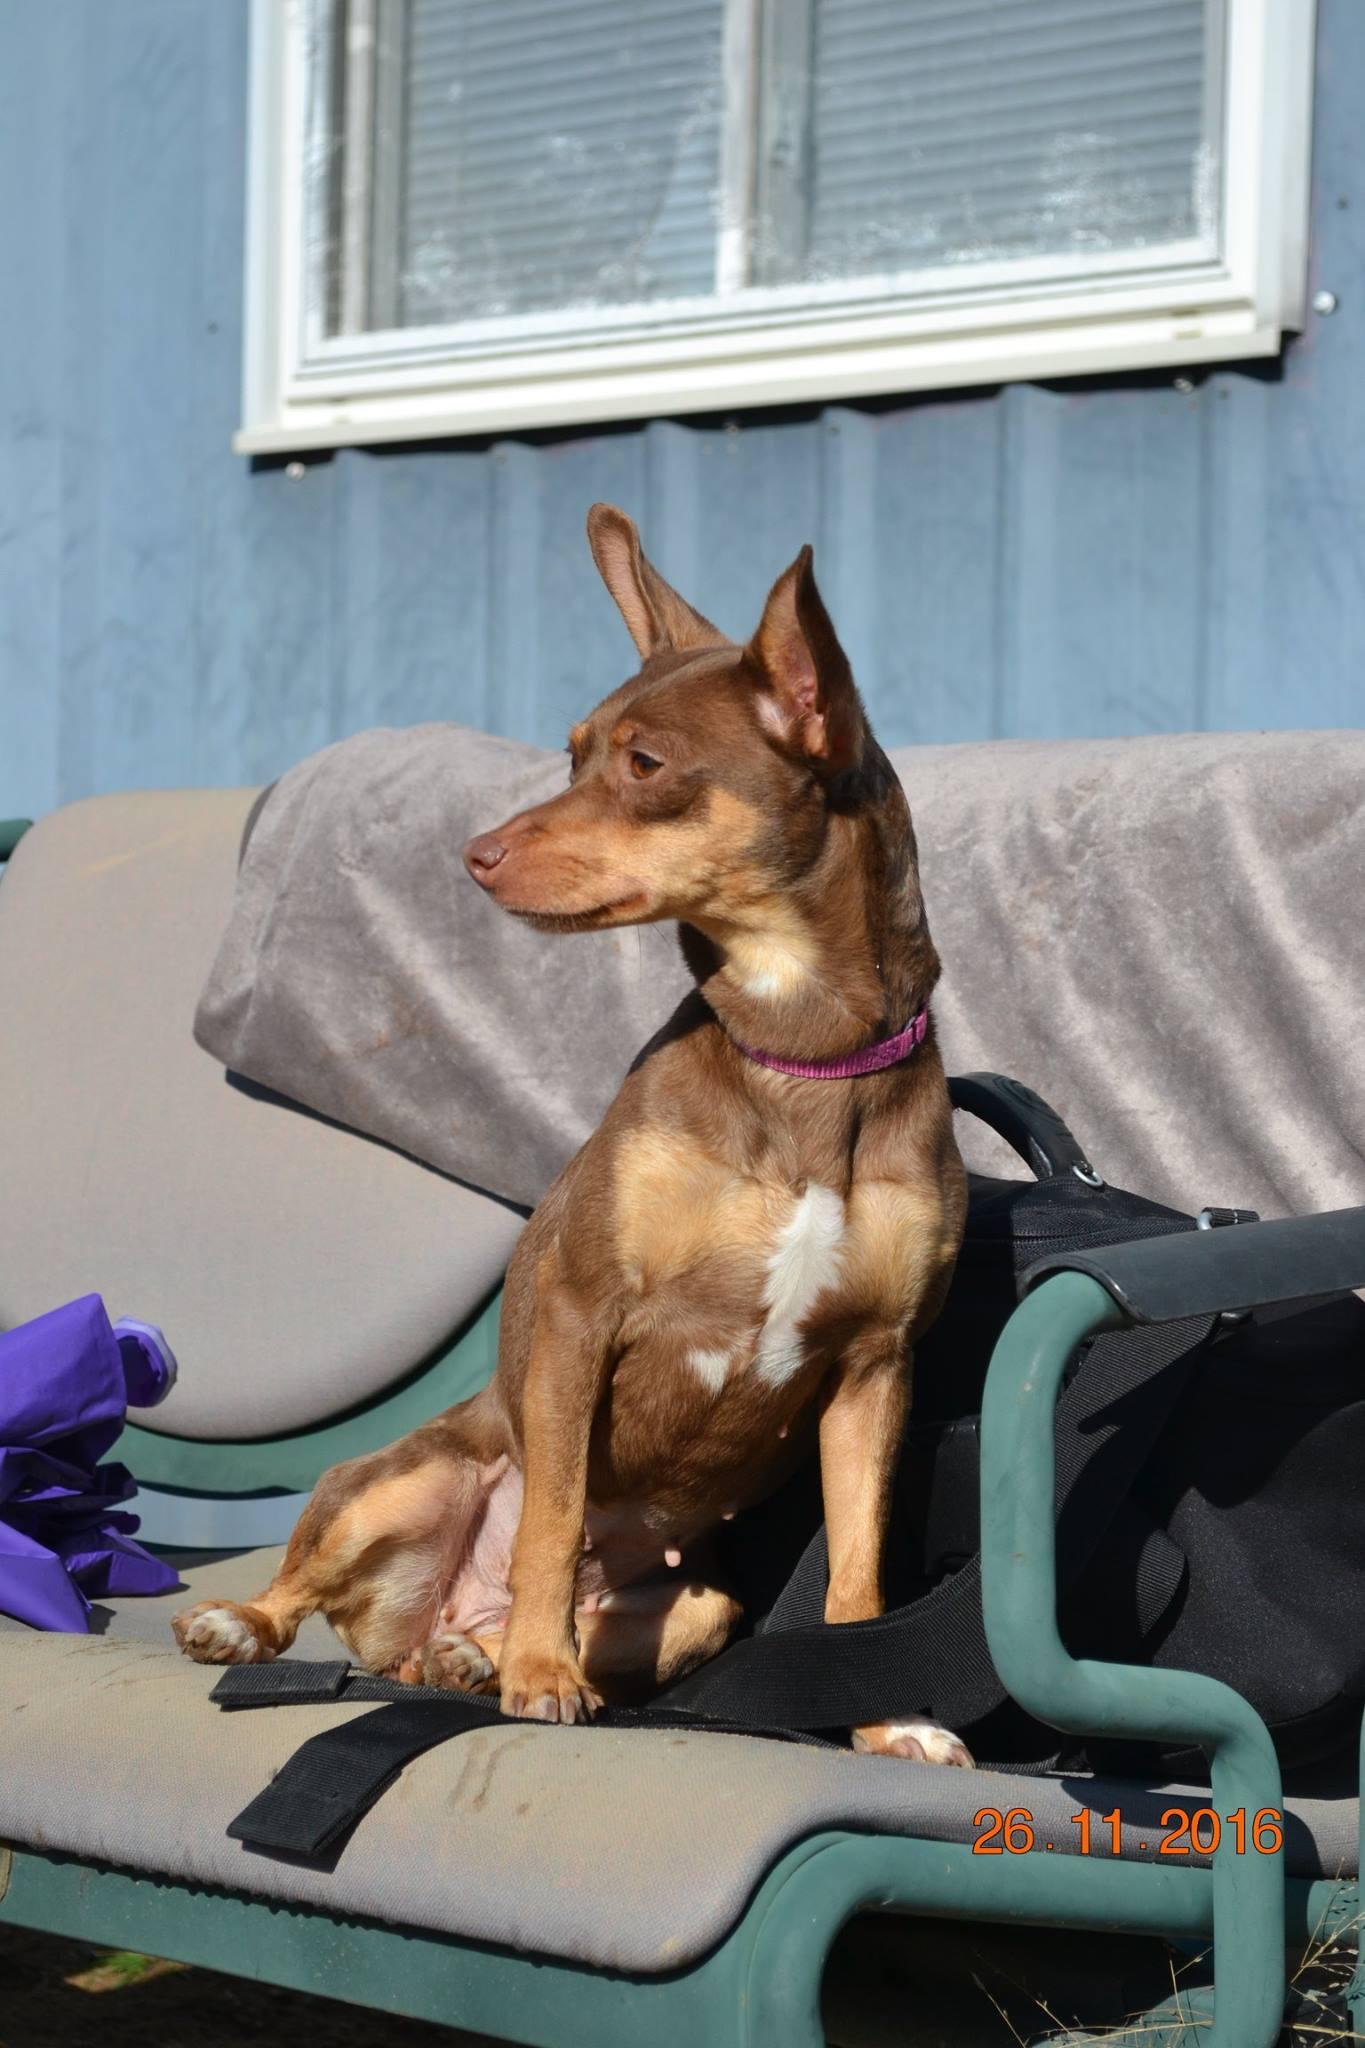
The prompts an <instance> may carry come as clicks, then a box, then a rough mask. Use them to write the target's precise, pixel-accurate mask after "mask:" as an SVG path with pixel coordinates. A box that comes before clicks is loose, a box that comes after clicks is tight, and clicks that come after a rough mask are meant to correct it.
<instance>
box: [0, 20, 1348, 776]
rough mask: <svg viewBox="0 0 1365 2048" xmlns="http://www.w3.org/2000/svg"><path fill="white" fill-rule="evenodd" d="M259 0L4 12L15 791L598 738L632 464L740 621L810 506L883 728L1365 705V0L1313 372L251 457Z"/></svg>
mask: <svg viewBox="0 0 1365 2048" xmlns="http://www.w3.org/2000/svg"><path fill="white" fill-rule="evenodd" d="M245 17H246V8H245V4H244V0H44V4H43V5H41V6H38V5H27V6H25V5H10V6H7V7H3V8H0V292H2V293H3V301H2V307H3V310H2V313H0V814H4V813H6V812H12V811H28V812H34V811H41V810H43V809H45V808H47V807H49V806H51V805H53V804H54V803H56V802H58V801H61V800H63V799H67V798H70V797H73V796H79V795H83V794H86V793H89V792H91V791H95V790H105V789H116V788H122V787H129V786H135V785H147V784H168V783H169V784H175V783H194V782H221V783H226V782H242V781H254V780H258V779H264V778H266V777H268V776H270V775H272V774H274V773H276V772H277V771H278V770H279V769H281V768H282V767H284V766H286V765H287V764H288V763H289V762H290V761H292V760H295V759H297V758H298V757H299V756H300V755H302V754H304V753H306V752H308V751H309V750H310V749H312V748H314V747H316V746H318V745H320V744H322V743H323V742H325V741H326V740H328V739H330V738H333V737H335V736H336V735H338V734H341V733H346V732H350V731H354V730H356V729H358V728H360V727H363V726H365V725H370V724H375V723H379V722H408V721H415V720H418V719H424V718H439V717H454V718H462V719H466V720H469V721H472V722H476V723H479V724H482V725H485V726H488V727H491V728H493V729H495V730H498V731H502V732H508V733H515V734H519V735H523V736H525V737H528V738H533V739H536V740H540V741H543V742H546V743H550V744H558V743H559V741H560V739H561V738H562V735H563V731H564V728H565V726H566V725H567V724H568V722H569V721H570V719H571V717H573V716H574V715H576V714H577V713H578V712H579V711H580V710H581V709H582V708H583V707H584V706H585V705H586V704H587V703H588V702H589V701H590V700H591V699H593V698H594V697H595V696H596V695H598V694H599V693H600V692H601V691H602V690H603V689H605V688H606V687H608V686H609V685H610V684H612V683H614V682H615V681H617V680H619V678H620V676H621V675H622V674H623V673H624V672H625V671H626V668H627V667H628V645H627V642H626V640H625V636H624V634H623V632H622V631H621V629H620V626H619V624H618V623H617V621H616V618H615V614H614V613H613V612H612V610H611V607H610V605H609V603H608V601H607V599H606V597H605V595H604V593H603V592H602V591H601V590H600V588H598V586H597V585H596V582H595V579H594V578H593V576H592V574H591V572H590V567H589V564H588V559H587V554H586V549H585V545H584V542H583V539H582V521H583V513H584V510H585V508H586V506H587V505H588V503H589V501H590V500H591V499H593V498H597V497H606V498H613V499H615V500H617V502H618V503H620V504H622V505H624V506H626V507H627V508H628V509H629V510H630V511H632V512H633V513H635V514H636V516H637V517H638V518H639V519H640V520H641V522H642V524H643V526H644V529H645V535H646V541H647V544H648V545H649V547H650V549H651V551H652V552H653V553H654V555H655V557H656V559H657V560H658V561H659V562H660V563H661V565H662V566H663V567H664V568H665V570H666V571H667V572H668V573H669V574H670V575H671V576H672V577H673V578H674V580H675V581H677V582H678V583H679V584H680V585H681V586H682V587H683V588H684V589H685V590H686V592H687V594H688V595H689V596H690V597H692V598H693V599H694V600H695V601H696V602H697V603H698V604H700V605H701V606H702V607H703V608H704V609H705V610H707V611H708V612H711V613H712V614H713V615H714V616H715V617H716V618H717V620H718V621H719V622H720V623H721V624H723V625H725V626H727V627H728V628H729V629H730V630H732V631H734V632H736V633H742V632H746V631H747V630H748V629H749V628H750V627H751V625H752V623H753V622H754V620H755V618H756V616H757V608H758V605H759V603H760V600H761V597H762V594H763V592H764V590H765V588H766V586H767V584H768V582H769V580H770V579H771V577H772V576H773V574H774V573H775V572H776V570H777V569H778V568H779V567H780V566H781V565H782V564H783V563H784V561H786V560H787V559H788V558H789V557H790V556H791V555H792V554H793V553H794V551H795V550H796V548H797V547H798V545H799V544H800V543H801V542H802V541H803V540H805V539H807V538H810V539H813V540H814V542H815V545H816V561H817V568H818V571H819V574H820V578H821V582H822V584H823V586H824V588H825V590H826V594H827V596H828V599H829V601H830V604H831V608H832V610H833V612H834V614H835V617H836V619H837V620H838V622H839V624H840V626H841V628H842V631H843V633H844V636H845V639H846V641H847V643H848V646H849V649H850V652H851V653H852V655H853V656H854V660H855V665H856V667H857V671H858V673H859V675H860V677H861V679H862V682H863V684H864V688H865V690H866V693H867V695H868V697H869V699H870V702H871V705H872V708H873V712H874V715H875V717H876V719H877V721H878V724H879V726H880V729H881V731H882V734H883V736H884V737H885V738H886V739H887V740H888V741H890V742H902V741H910V740H943V739H965V738H973V737H981V736H986V735H990V734H1030V735H1038V734H1072V733H1114V732H1145V731H1151V730H1161V729H1181V728H1187V727H1191V726H1214V727H1237V726H1285V725H1337V724H1357V723H1360V722H1362V714H1363V713H1365V680H1363V679H1362V651H1363V650H1365V131H1362V129H1361V126H1360V123H1359V108H1358V100H1359V84H1360V81H1361V80H1362V79H1365V9H1363V8H1361V7H1360V5H1359V0H1322V8H1321V27H1320V53H1319V89H1318V107H1317V136H1316V165H1315V181H1314V183H1315V197H1314V222H1315V231H1314V250H1313V283H1314V286H1315V287H1316V286H1324V287H1328V288H1330V289H1331V290H1333V291H1335V292H1336V293H1337V294H1338V296H1339V300H1340V309H1339V311H1338V312H1337V313H1336V314H1335V315H1334V316H1333V317H1331V318H1319V317H1317V316H1312V318H1311V322H1310V327H1309V331H1308V333H1307V334H1306V335H1305V336H1304V337H1303V339H1302V340H1300V341H1298V342H1296V343H1295V344H1294V345H1293V346H1292V347H1291V348H1290V350H1289V351H1288V354H1287V358H1286V361H1285V364H1284V366H1283V375H1282V376H1281V375H1280V374H1279V372H1278V370H1271V371H1251V372H1240V371H1227V372H1222V371H1220V372H1218V373H1216V374H1213V375H1208V376H1198V377H1197V378H1196V384H1197V388H1196V389H1195V390H1194V391H1193V392H1192V393H1188V394H1183V393H1181V392H1179V391H1177V390H1176V389H1174V388H1173V384H1172V381H1171V380H1170V379H1163V380H1156V381H1153V380H1138V379H1133V380H1131V381H1127V382H1125V381H1122V380H1119V381H1118V382H1117V383H1114V384H1111V385H1110V386H1109V387H1108V388H1102V389H1101V388H1079V387H1077V388H1070V389H1062V388H1059V389H1043V388H1039V387H1036V386H1015V387H1012V388H1009V389H1006V390H1003V391H994V392H989V393H985V394H974V395H968V396H963V395H957V396H952V397H948V398H944V399H941V400H940V399H929V400H917V401H914V402H909V401H907V402H906V403H905V404H904V405H899V406H894V407H892V408H890V409H883V408H879V409H877V410H872V411H860V410H856V409H852V408H847V407H839V408H832V409H830V410H827V411H825V412H823V413H821V414H818V415H813V416H810V417H803V418H800V419H786V420H782V421H780V422H777V423H773V422H768V421H762V420H759V421H751V422H743V421H741V422H740V423H738V424H736V425H733V426H728V427H727V426H722V427H719V428H716V427H712V426H709V425H708V426H705V427H701V428H698V427H693V426H689V425H688V424H686V423H685V422H684V423H675V422H670V421H657V422H654V423H652V424H650V425H647V426H644V427H640V428H634V427H632V428H627V429H623V430H621V431H619V432H614V433H605V434H591V435H586V436H584V437H583V438H581V439H550V440H545V441H541V442H539V443H536V442H529V441H520V440H515V439H508V440H505V441H502V442H500V443H498V444H497V445H495V446H492V447H486V446H479V447H472V446H469V445H463V446H462V445H451V446H448V447H443V448H440V449H437V450H435V451H433V452H423V453H403V452H398V453H368V452H363V451H362V452H354V451H349V452H345V453H342V454H339V455H337V456H336V457H335V458H332V459H324V460H320V461H316V462H310V463H309V464H308V467H307V470H306V474H305V475H304V477H303V478H302V479H301V480H300V481H292V480H291V479H290V478H289V477H288V476H287V475H286V474H285V472H284V470H283V468H279V467H276V468H271V469H259V470H254V471H253V470H252V468H251V467H250V466H249V465H248V464H247V463H246V462H245V461H243V460H242V459H241V458H239V457H236V456H234V455H233V454H232V453H231V451H230V448H229V436H230V434H231V432H232V429H233V427H234V426H235V424H236V418H237V399H238V383H239V366H240V355H241V285H240V280H241V244H242V211H243V189H244V151H245V132H244V113H245V68H246V19H245Z"/></svg>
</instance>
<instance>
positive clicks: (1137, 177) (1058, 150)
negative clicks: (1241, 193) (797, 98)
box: [769, 0, 1223, 280]
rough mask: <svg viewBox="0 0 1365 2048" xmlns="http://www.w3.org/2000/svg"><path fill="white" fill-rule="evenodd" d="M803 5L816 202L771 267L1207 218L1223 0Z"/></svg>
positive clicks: (813, 269) (1076, 242)
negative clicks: (1212, 77)
mask: <svg viewBox="0 0 1365 2048" xmlns="http://www.w3.org/2000/svg"><path fill="white" fill-rule="evenodd" d="M808 6H809V17H810V22H809V33H808V49H809V69H808V73H807V79H806V80H803V81H802V83H803V84H805V85H806V89H807V91H808V95H809V109H808V114H807V123H806V128H807V135H808V137H809V140H808V144H807V147H806V150H805V152H804V154H805V158H806V162H805V179H804V193H803V198H804V205H803V208H802V210H801V217H799V218H798V229H797V234H798V239H796V241H795V245H794V246H791V247H789V248H785V249H784V248H783V247H781V245H780V242H779V243H778V245H777V246H775V247H774V248H773V250H772V255H771V259H770V268H769V274H770V275H771V276H773V277H780V278H804V279H815V280H821V279H828V278H835V277H839V278H847V277H856V276H858V275H860V274H862V273H886V272H895V271H902V270H906V271H918V270H920V269H922V268H924V267H926V266H930V265H938V264H968V263H979V262H983V261H989V260H998V259H1002V258H1008V257H1017V256H1020V255H1030V256H1032V255H1039V254H1046V253H1067V254H1078V253H1084V252H1086V251H1105V252H1110V251H1114V250H1118V249H1140V248H1143V247H1146V246H1148V245H1152V244H1158V243H1165V242H1176V241H1181V240H1184V239H1186V238H1187V237H1197V236H1199V235H1201V234H1211V233H1212V231H1213V227H1214V217H1215V207H1216V201H1217V183H1216V164H1217V120H1216V113H1217V109H1216V106H1214V105H1210V104H1209V102H1210V99H1211V97H1212V96H1211V94H1210V92H1209V74H1210V71H1211V69H1213V68H1214V67H1216V65H1217V62H1218V51H1219V48H1220V45H1221V37H1222V28H1223V22H1222V10H1221V8H1220V7H1218V6H1217V5H1216V4H1215V0H1126V4H1124V5H1122V6H1116V5H1115V4H1114V0H808ZM1210 58H1212V60H1213V63H1212V65H1211V64H1210V61H1209V60H1210Z"/></svg>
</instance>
